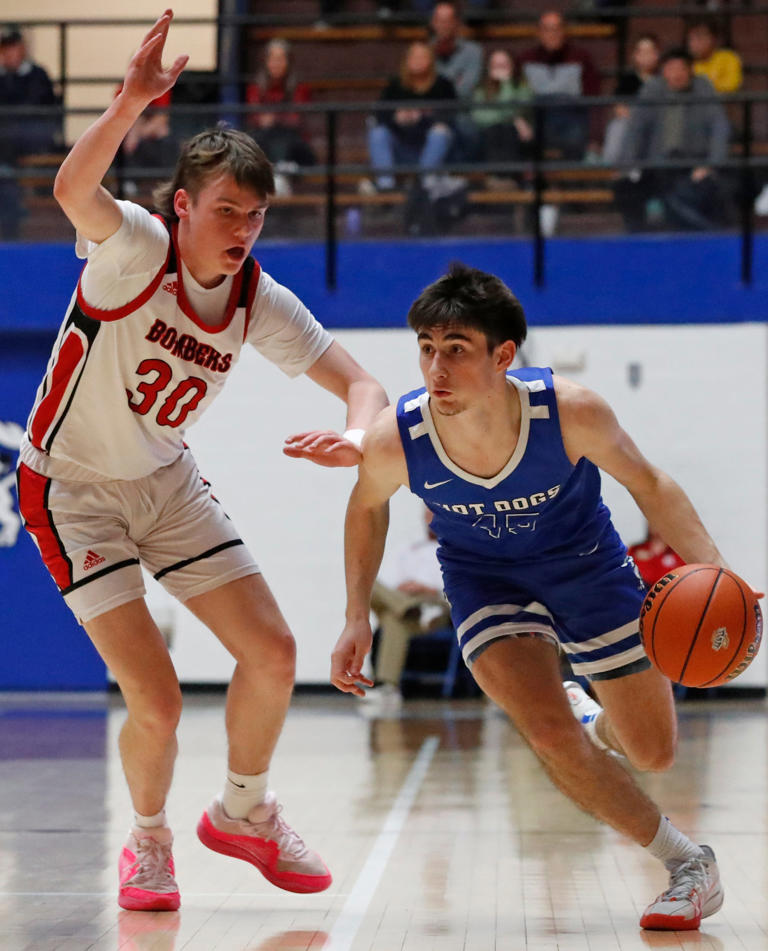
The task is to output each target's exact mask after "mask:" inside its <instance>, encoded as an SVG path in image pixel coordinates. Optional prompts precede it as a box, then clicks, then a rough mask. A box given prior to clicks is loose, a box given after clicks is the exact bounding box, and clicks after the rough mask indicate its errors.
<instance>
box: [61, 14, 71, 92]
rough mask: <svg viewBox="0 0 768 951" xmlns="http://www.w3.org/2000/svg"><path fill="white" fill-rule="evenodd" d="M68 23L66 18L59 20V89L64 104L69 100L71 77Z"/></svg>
mask: <svg viewBox="0 0 768 951" xmlns="http://www.w3.org/2000/svg"><path fill="white" fill-rule="evenodd" d="M68 25H69V24H67V23H66V22H65V21H64V20H62V21H60V22H59V89H60V90H61V102H62V105H64V104H65V103H66V101H67V80H68V78H69V69H68V68H67V26H68Z"/></svg>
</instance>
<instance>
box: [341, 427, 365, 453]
mask: <svg viewBox="0 0 768 951" xmlns="http://www.w3.org/2000/svg"><path fill="white" fill-rule="evenodd" d="M364 435H365V430H364V429H348V430H347V431H346V432H345V433H344V438H345V439H348V440H349V441H350V442H351V443H352V444H353V445H355V446H357V448H358V449H359V448H360V447H361V446H362V445H363V436H364Z"/></svg>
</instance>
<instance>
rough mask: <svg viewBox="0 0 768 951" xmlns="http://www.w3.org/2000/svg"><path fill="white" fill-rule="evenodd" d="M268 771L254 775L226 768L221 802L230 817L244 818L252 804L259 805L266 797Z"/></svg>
mask: <svg viewBox="0 0 768 951" xmlns="http://www.w3.org/2000/svg"><path fill="white" fill-rule="evenodd" d="M268 783H269V771H266V772H264V773H258V774H257V775H256V776H243V775H241V774H240V773H234V772H232V770H231V769H228V770H227V779H226V782H225V783H224V794H223V795H222V797H221V804H222V806H223V807H224V812H226V814H227V815H228V816H229V818H230V819H245V818H246V816H247V815H248V813H249V812H250V811H251V809H253V807H254V806H259V805H261V803H262V802H264V800H265V799H266V797H267V785H268Z"/></svg>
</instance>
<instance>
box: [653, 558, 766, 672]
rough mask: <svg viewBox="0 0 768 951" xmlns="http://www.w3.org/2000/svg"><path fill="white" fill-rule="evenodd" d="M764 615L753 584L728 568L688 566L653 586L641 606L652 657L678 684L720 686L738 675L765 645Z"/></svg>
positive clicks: (678, 569) (655, 664)
mask: <svg viewBox="0 0 768 951" xmlns="http://www.w3.org/2000/svg"><path fill="white" fill-rule="evenodd" d="M762 633H763V615H762V612H761V610H760V605H759V604H758V603H757V598H756V597H755V593H754V591H753V590H752V588H751V587H750V586H749V585H748V584H747V583H746V581H743V580H742V579H741V578H740V577H739V576H738V575H736V574H734V573H733V572H732V571H729V570H728V569H727V568H718V567H717V566H715V565H684V566H683V567H681V568H675V569H674V570H673V571H670V572H668V573H667V574H665V575H664V577H662V578H659V580H658V581H657V582H656V583H655V584H654V585H653V586H652V587H651V589H650V591H649V592H648V594H647V595H646V598H645V601H644V602H643V607H642V609H641V611H640V636H641V638H642V640H643V645H644V647H645V651H646V653H647V654H648V659H649V660H650V661H651V663H652V664H653V665H654V666H655V667H656V668H658V669H659V670H660V671H661V672H662V673H663V674H665V675H666V676H667V677H669V679H670V680H673V681H674V682H675V683H678V684H683V685H684V686H686V687H716V686H718V685H719V684H725V683H728V682H729V681H731V680H733V679H734V678H735V677H738V676H739V674H741V673H743V672H744V671H745V670H746V669H747V667H749V665H750V664H751V663H752V661H753V660H754V659H755V656H756V655H757V651H758V649H759V647H760V640H761V637H762Z"/></svg>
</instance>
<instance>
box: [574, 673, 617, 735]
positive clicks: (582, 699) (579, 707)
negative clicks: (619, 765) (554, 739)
mask: <svg viewBox="0 0 768 951" xmlns="http://www.w3.org/2000/svg"><path fill="white" fill-rule="evenodd" d="M563 687H565V693H566V695H567V697H568V701H569V702H570V704H571V712H572V713H573V715H574V716H575V717H576V719H577V720H578V721H579V723H580V724H581V725H582V726H583V727H584V729H585V730H586V731H587V734H588V735H589V738H590V740H592V742H593V743H594V744H595V746H597V747H598V748H599V749H601V750H610V747H609V746H608V744H607V743H604V742H603V741H602V740H601V739H600V737H599V736H598V735H597V728H596V726H595V721H596V720H597V718H598V717H599V716H600V714H601V713H602V712H603V708H602V707H601V706H600V704H599V703H598V702H597V701H596V700H593V699H592V697H590V695H589V694H588V693H587V692H586V690H584V688H583V687H581V686H580V685H579V684H577V683H576V681H575V680H566V681H565V682H564V683H563ZM611 752H612V751H611Z"/></svg>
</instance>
